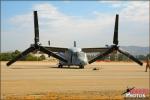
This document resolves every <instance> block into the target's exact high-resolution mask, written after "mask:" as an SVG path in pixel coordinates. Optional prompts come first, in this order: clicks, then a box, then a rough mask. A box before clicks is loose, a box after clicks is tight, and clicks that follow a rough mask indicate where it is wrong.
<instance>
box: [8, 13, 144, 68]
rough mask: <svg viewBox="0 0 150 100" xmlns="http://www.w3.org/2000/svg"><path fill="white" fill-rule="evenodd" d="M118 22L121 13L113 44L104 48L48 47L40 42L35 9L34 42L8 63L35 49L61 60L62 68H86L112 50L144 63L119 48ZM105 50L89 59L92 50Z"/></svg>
mask: <svg viewBox="0 0 150 100" xmlns="http://www.w3.org/2000/svg"><path fill="white" fill-rule="evenodd" d="M118 22H119V15H118V14H117V15H116V20H115V27H114V37H113V45H111V46H109V47H104V48H77V47H76V42H74V47H73V48H62V47H51V46H50V47H47V46H41V45H40V43H39V25H38V16H37V11H34V32H35V38H34V44H31V46H30V47H29V48H28V49H26V50H25V51H23V52H22V53H21V54H20V55H18V56H17V57H16V58H14V59H12V60H10V61H9V62H8V63H7V66H10V65H11V64H12V63H14V62H16V61H17V60H19V59H21V58H22V57H24V56H26V55H27V54H29V53H30V52H33V51H41V52H43V53H46V54H48V55H49V56H52V57H54V58H56V59H58V60H59V64H58V68H62V67H63V66H72V65H74V66H79V68H84V66H85V65H87V64H91V63H93V62H95V61H96V60H99V59H101V58H103V57H105V56H107V55H108V54H110V53H112V52H114V51H115V52H116V51H119V52H120V53H122V54H124V55H125V56H127V57H129V58H130V59H131V60H133V61H135V62H136V63H138V64H139V65H141V66H142V65H143V63H142V62H141V61H139V60H138V59H137V58H135V57H134V56H132V55H130V54H129V53H128V52H125V51H123V50H120V49H119V46H118ZM100 51H104V52H103V53H101V54H99V55H97V56H96V57H95V58H93V59H91V60H88V57H87V54H86V53H90V52H100Z"/></svg>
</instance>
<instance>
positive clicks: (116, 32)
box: [113, 14, 119, 45]
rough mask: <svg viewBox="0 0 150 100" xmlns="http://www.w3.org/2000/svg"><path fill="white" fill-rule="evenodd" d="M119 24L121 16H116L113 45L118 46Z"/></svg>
mask: <svg viewBox="0 0 150 100" xmlns="http://www.w3.org/2000/svg"><path fill="white" fill-rule="evenodd" d="M118 24H119V15H118V14H116V20H115V27H114V39H113V43H114V44H116V45H118Z"/></svg>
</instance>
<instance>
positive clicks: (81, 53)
mask: <svg viewBox="0 0 150 100" xmlns="http://www.w3.org/2000/svg"><path fill="white" fill-rule="evenodd" d="M77 56H78V57H79V58H84V57H85V53H83V52H77Z"/></svg>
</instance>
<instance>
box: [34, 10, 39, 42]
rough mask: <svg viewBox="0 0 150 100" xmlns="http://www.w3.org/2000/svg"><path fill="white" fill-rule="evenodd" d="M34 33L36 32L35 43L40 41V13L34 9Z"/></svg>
mask: <svg viewBox="0 0 150 100" xmlns="http://www.w3.org/2000/svg"><path fill="white" fill-rule="evenodd" d="M34 33H35V38H34V41H35V44H37V43H38V42H39V24H38V15H37V11H34Z"/></svg>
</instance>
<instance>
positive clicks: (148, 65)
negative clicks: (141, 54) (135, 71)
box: [145, 57, 150, 72]
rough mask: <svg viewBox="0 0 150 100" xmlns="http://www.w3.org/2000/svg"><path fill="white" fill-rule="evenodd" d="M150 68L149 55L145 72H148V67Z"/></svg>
mask: <svg viewBox="0 0 150 100" xmlns="http://www.w3.org/2000/svg"><path fill="white" fill-rule="evenodd" d="M148 68H149V70H150V63H149V58H148V57H147V61H146V69H145V72H147V69H148Z"/></svg>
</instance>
